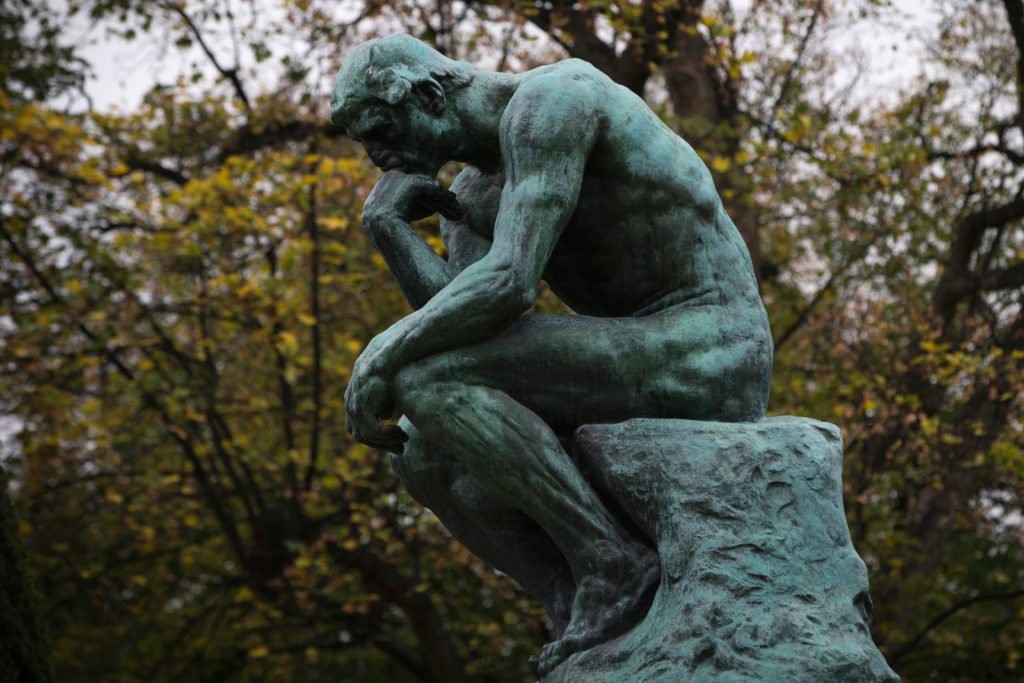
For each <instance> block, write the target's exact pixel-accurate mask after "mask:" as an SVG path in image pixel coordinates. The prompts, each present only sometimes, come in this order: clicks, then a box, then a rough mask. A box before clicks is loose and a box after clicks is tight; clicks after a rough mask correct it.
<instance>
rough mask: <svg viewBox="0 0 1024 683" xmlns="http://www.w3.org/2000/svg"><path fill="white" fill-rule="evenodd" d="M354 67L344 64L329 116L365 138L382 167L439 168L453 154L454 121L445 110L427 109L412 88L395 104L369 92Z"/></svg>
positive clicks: (361, 139)
mask: <svg viewBox="0 0 1024 683" xmlns="http://www.w3.org/2000/svg"><path fill="white" fill-rule="evenodd" d="M354 71H357V70H356V69H345V68H342V70H341V71H340V72H339V73H338V77H337V78H336V79H335V82H334V91H333V93H332V96H331V121H333V122H334V123H336V124H339V125H341V126H343V127H344V128H345V132H346V134H347V135H348V136H349V137H351V138H352V139H354V140H356V141H357V142H359V143H361V144H362V145H363V147H364V148H365V149H366V153H367V154H368V155H369V156H370V159H371V160H373V163H374V164H375V165H376V166H377V167H378V168H380V169H381V170H384V171H390V170H395V169H397V170H403V171H406V172H408V173H423V174H428V175H434V174H436V173H437V170H438V169H439V168H440V167H441V166H442V165H444V163H445V162H447V161H448V160H449V159H450V156H449V155H448V152H447V149H446V148H447V145H446V144H445V143H446V138H448V137H449V135H448V133H449V130H450V127H451V126H450V123H451V122H450V121H448V120H447V119H448V117H447V116H446V115H445V112H444V111H441V112H431V111H428V110H427V108H426V107H425V106H424V104H423V102H422V101H421V100H420V99H419V98H417V97H415V96H409V94H408V93H406V96H404V97H402V98H400V101H398V102H397V103H395V104H391V103H389V102H387V101H386V100H385V99H384V98H382V97H379V96H375V95H374V94H371V93H370V92H369V91H368V89H367V87H366V85H365V83H364V82H363V80H364V79H363V78H362V77H361V74H358V73H353V72H354ZM353 76H354V77H353Z"/></svg>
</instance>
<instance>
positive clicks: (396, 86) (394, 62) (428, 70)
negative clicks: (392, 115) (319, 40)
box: [363, 34, 473, 105]
mask: <svg viewBox="0 0 1024 683" xmlns="http://www.w3.org/2000/svg"><path fill="white" fill-rule="evenodd" d="M368 48H369V51H368V54H367V64H366V70H365V72H364V74H363V77H364V82H365V84H366V89H367V90H368V91H369V92H370V94H372V95H373V96H375V97H378V98H380V99H382V100H384V101H385V102H387V103H388V104H391V105H395V104H398V103H400V102H402V101H404V100H405V98H406V97H408V95H409V93H410V92H412V90H413V89H414V88H415V86H416V85H417V84H418V83H420V82H422V81H424V80H426V79H427V78H432V79H433V80H435V81H437V82H438V84H439V85H440V86H441V88H442V89H443V90H444V91H445V92H451V91H452V90H455V89H458V88H464V87H466V86H467V85H469V84H470V82H471V81H472V80H473V67H471V66H470V65H469V64H465V63H461V62H457V61H455V60H454V59H449V58H448V57H445V56H444V55H442V54H441V53H440V52H438V51H437V50H434V49H433V48H431V47H430V46H429V45H427V44H425V43H423V42H421V41H419V40H416V39H415V38H413V37H412V36H407V35H403V34H399V35H394V36H388V37H387V38H381V39H378V40H376V41H373V42H372V44H370V45H369V46H368Z"/></svg>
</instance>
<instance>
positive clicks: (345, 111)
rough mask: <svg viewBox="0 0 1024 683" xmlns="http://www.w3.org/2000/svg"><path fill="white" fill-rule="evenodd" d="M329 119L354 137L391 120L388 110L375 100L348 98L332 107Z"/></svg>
mask: <svg viewBox="0 0 1024 683" xmlns="http://www.w3.org/2000/svg"><path fill="white" fill-rule="evenodd" d="M331 111H332V114H331V119H332V120H333V121H334V122H335V123H339V124H341V125H342V126H344V128H345V131H346V132H347V133H348V134H349V135H356V136H358V135H359V134H361V133H363V132H364V131H367V130H370V129H371V128H374V127H375V126H378V125H380V124H382V123H387V122H390V121H391V120H392V114H391V111H390V109H389V108H388V107H387V105H385V104H384V103H383V102H380V101H379V100H377V99H375V98H369V97H367V98H362V97H360V98H354V97H349V98H345V100H343V101H341V102H340V103H339V106H338V107H337V108H334V107H333V106H332V108H331Z"/></svg>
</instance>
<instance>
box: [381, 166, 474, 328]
mask: <svg viewBox="0 0 1024 683" xmlns="http://www.w3.org/2000/svg"><path fill="white" fill-rule="evenodd" d="M446 205H447V206H446ZM435 211H441V212H443V213H447V214H448V215H450V216H452V217H453V218H454V216H455V215H457V214H458V213H459V212H460V211H461V207H459V205H458V203H457V202H456V200H455V198H454V195H452V194H451V193H449V192H448V191H447V190H445V189H444V188H443V187H441V185H440V184H439V183H437V181H436V180H433V179H430V178H424V177H422V176H414V175H407V174H405V173H402V172H400V171H388V172H387V173H385V174H384V175H383V176H381V177H380V180H378V181H377V184H376V185H375V186H374V188H373V192H371V193H370V196H369V197H367V199H366V203H365V204H364V205H363V229H364V230H365V231H366V234H367V236H368V237H369V238H370V242H371V243H372V244H373V246H374V247H375V248H376V249H377V251H379V252H380V254H381V256H383V257H384V261H385V262H386V263H387V264H388V269H389V270H390V271H391V273H392V274H393V275H394V276H395V280H397V281H398V286H399V287H401V289H402V293H403V294H405V298H406V299H408V300H409V304H410V305H412V307H413V308H420V307H422V306H423V305H424V304H425V303H427V301H429V300H430V299H431V297H433V296H434V295H435V294H437V292H439V291H441V289H443V288H444V287H445V286H447V285H448V283H449V282H451V280H452V278H453V277H454V276H455V271H454V270H453V269H452V267H451V266H450V265H449V264H448V262H447V261H445V260H444V259H443V258H441V257H440V256H438V255H437V253H436V252H435V251H434V250H433V248H432V247H431V246H430V245H429V244H427V242H426V240H424V239H423V238H422V237H421V236H420V235H419V234H417V233H416V231H415V230H413V229H412V226H411V225H410V222H411V221H413V220H416V219H417V218H422V217H425V215H429V214H430V213H433V212H435Z"/></svg>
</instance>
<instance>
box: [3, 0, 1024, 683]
mask: <svg viewBox="0 0 1024 683" xmlns="http://www.w3.org/2000/svg"><path fill="white" fill-rule="evenodd" d="M898 4H899V3H896V5H898ZM924 9H926V10H927V13H926V17H927V21H924V22H921V21H919V22H918V23H919V25H920V26H919V31H918V33H919V34H920V36H919V37H920V41H921V43H922V45H923V49H922V50H921V51H920V54H919V56H918V57H917V59H919V60H920V64H918V65H916V66H914V68H913V69H912V70H911V72H912V73H913V74H915V75H916V78H915V79H913V81H912V82H911V83H909V84H907V85H905V86H903V87H899V88H893V89H891V90H887V91H884V92H879V91H877V90H873V89H872V88H871V87H870V86H871V83H873V82H875V81H873V80H872V79H873V76H874V74H872V73H871V72H870V68H869V67H870V64H871V62H870V60H865V61H861V60H859V59H858V55H861V56H863V55H864V52H865V50H868V51H869V50H871V49H873V48H872V46H871V45H867V46H864V45H860V46H858V45H857V44H856V42H857V41H858V40H863V39H864V36H866V35H867V36H871V35H872V34H875V35H876V37H877V36H884V35H886V34H887V33H888V34H891V35H897V36H899V35H904V34H905V32H906V31H907V22H908V21H909V19H910V18H911V15H908V14H906V13H905V12H903V11H902V10H901V9H900V8H899V7H898V6H894V5H893V4H890V3H889V2H885V1H883V0H846V1H843V0H820V1H818V0H803V1H801V2H776V1H774V0H753V1H752V2H739V1H735V2H730V1H729V0H719V1H715V2H712V1H710V0H709V1H707V2H701V1H699V0H654V1H646V0H644V1H640V0H636V1H633V2H624V3H620V2H605V1H603V0H602V1H595V2H577V3H563V2H559V1H558V0H553V1H551V2H532V1H531V2H520V1H517V0H498V1H496V2H461V1H460V2H451V1H448V0H442V1H440V2H435V1H431V2H419V1H417V0H410V1H404V0H403V1H399V2H395V1H384V0H369V1H368V2H362V1H357V2H347V3H338V2H333V1H331V2H328V1H327V0H267V1H265V2H244V1H242V0H235V1H233V2H229V1H227V0H190V1H189V2H171V1H168V2H149V1H147V2H143V1H139V0H81V1H77V2H75V1H71V2H67V3H62V4H61V3H49V4H44V3H40V2H31V1H29V0H11V1H9V2H7V3H6V4H5V5H4V7H3V8H0V19H2V21H0V263H2V264H3V267H2V269H0V367H2V372H0V411H2V412H0V447H2V451H0V458H2V461H0V462H2V465H3V468H4V470H5V471H6V473H7V476H8V477H9V478H10V480H11V484H10V487H9V488H10V491H9V492H10V495H11V498H12V500H13V503H14V506H15V509H16V510H17V513H18V518H19V519H20V534H21V539H22V542H23V544H24V545H25V548H26V551H27V556H28V564H29V567H30V569H31V571H32V575H33V577H34V582H35V585H36V589H37V593H38V600H37V601H38V603H39V609H40V616H41V621H42V623H43V624H44V626H45V628H46V630H47V634H48V639H49V644H50V648H51V650H52V656H53V660H54V669H55V672H56V680H59V681H64V682H83V683H84V682H86V681H90V682H91V681H111V682H116V681H125V682H127V681H138V680H150V681H154V683H156V682H160V683H163V682H165V681H166V682H170V681H177V680H189V681H210V682H211V683H213V682H218V683H219V682H222V681H239V682H243V681H296V682H300V681H301V682H303V683H305V682H310V683H313V682H316V681H321V680H323V681H337V680H339V679H340V680H365V681H378V680H380V681H384V680H389V681H390V680H394V681H402V680H409V681H414V680H426V681H445V682H447V681H460V680H493V681H521V680H529V676H528V672H527V670H526V659H527V657H528V655H529V654H531V653H534V652H536V651H538V650H539V647H540V646H541V644H542V643H543V642H544V641H545V640H546V639H547V638H548V635H549V634H548V632H547V629H548V626H547V623H546V621H545V619H544V617H543V615H542V614H541V613H540V611H539V610H538V609H537V608H536V607H535V606H533V605H532V604H531V603H530V601H529V600H528V599H527V598H526V597H525V596H524V595H523V594H522V593H521V592H520V591H518V590H517V589H516V588H515V586H513V585H512V584H511V583H510V582H509V581H508V580H507V579H505V578H504V577H501V576H499V575H497V574H496V573H494V572H493V571H491V570H490V569H488V568H487V567H485V566H483V565H482V564H481V563H479V562H478V561H477V560H475V559H474V558H473V557H472V556H471V555H469V554H468V552H467V551H465V550H464V549H463V548H462V547H461V546H460V545H459V544H457V543H456V542H454V541H453V540H452V539H451V538H450V537H449V536H448V535H447V533H446V532H445V531H444V529H443V528H442V527H441V526H440V525H439V524H438V522H437V521H436V519H435V518H434V517H433V516H432V515H431V514H430V513H429V512H426V511H424V510H423V509H422V508H420V507H419V506H418V505H416V504H415V503H414V502H413V501H411V500H410V499H409V498H408V497H407V496H406V495H405V493H404V492H403V491H402V490H401V489H400V487H399V486H398V485H397V482H396V480H395V479H394V477H393V476H391V474H390V472H389V471H388V467H387V463H386V460H385V458H384V457H383V454H382V453H380V452H377V451H373V450H369V449H366V448H364V447H362V446H359V445H356V444H354V443H352V441H351V440H350V439H349V438H348V436H347V435H346V434H345V432H344V428H343V411H342V403H341V400H342V393H343V390H344V387H345V384H346V381H347V373H348V371H349V369H350V368H351V365H352V362H353V361H354V360H355V358H356V356H357V355H358V353H359V351H360V350H361V349H362V347H363V345H364V344H365V343H366V342H367V341H368V340H369V339H370V338H371V337H372V336H373V334H374V333H376V332H377V331H379V330H381V329H383V328H384V327H385V326H386V325H387V324H389V323H390V322H391V321H393V320H395V319H397V318H399V317H401V316H402V315H404V314H405V312H406V310H407V309H406V307H405V304H404V302H403V300H402V298H401V296H400V293H399V292H398V291H397V288H396V287H395V286H394V285H393V284H392V282H391V280H390V277H389V276H388V275H387V273H386V270H385V268H384V265H383V262H382V260H381V259H380V258H379V257H378V256H376V255H375V254H374V253H373V252H372V250H371V249H370V247H369V245H368V243H367V241H366V240H365V238H364V236H363V234H362V231H361V228H360V226H359V213H360V206H361V204H362V201H363V199H364V198H365V196H366V193H367V192H368V190H369V188H370V187H372V184H373V181H374V179H375V177H376V174H377V172H376V171H375V170H374V169H373V168H372V167H371V166H370V165H369V164H368V162H367V161H366V159H365V158H364V155H363V154H362V153H361V151H360V150H359V149H357V148H356V147H355V146H353V144H352V143H351V142H349V141H348V140H347V139H345V138H343V137H340V136H339V134H338V133H339V132H338V131H337V130H335V129H334V128H332V126H331V125H330V124H329V123H328V122H327V121H326V118H325V114H326V109H327V107H326V97H327V95H328V91H329V87H330V79H331V77H332V76H333V73H334V71H335V70H336V69H337V66H338V65H339V64H340V62H341V60H342V58H343V55H344V53H345V52H346V50H347V49H348V48H349V47H351V46H352V45H353V44H355V43H357V42H359V41H361V40H363V39H365V38H368V37H371V36H373V35H378V34H381V33H390V32H394V31H407V32H409V33H412V34H413V35H416V36H418V37H420V38H422V39H424V40H426V41H428V42H430V43H432V44H433V45H435V46H436V47H437V48H438V49H440V50H442V51H444V52H446V53H447V54H449V55H451V56H453V57H456V58H460V59H466V60H469V61H473V62H475V63H478V64H481V65H483V66H487V67H489V68H499V69H505V70H522V69H527V68H530V67H532V66H535V65H537V64H541V63H548V62H550V61H553V60H555V59H559V58H563V57H566V56H573V57H580V58H583V59H587V60H589V61H591V62H593V63H594V64H595V65H596V66H598V67H599V68H601V69H602V70H604V71H605V72H606V73H608V74H609V76H611V77H612V78H614V79H615V80H617V81H618V82H620V83H622V84H623V85H625V86H626V87H629V88H631V89H632V90H634V91H636V92H638V93H641V94H644V95H645V96H646V97H647V99H648V101H649V102H650V103H651V104H652V106H654V107H655V108H656V110H658V111H659V112H660V113H661V114H662V115H663V117H664V118H665V120H666V121H667V122H668V123H669V125H671V126H673V127H674V128H675V129H676V130H678V131H679V132H680V133H681V134H682V135H683V136H684V137H686V139H688V140H689V141H690V142H691V144H693V145H694V146H695V147H696V148H697V149H698V151H699V152H700V153H701V154H702V156H703V157H704V158H705V160H706V161H707V163H708V165H709V167H710V168H711V169H712V171H713V173H714V174H715V177H716V182H717V184H718V187H719V190H720V192H721V193H722V195H723V198H724V199H725V201H726V204H727V206H728V208H729V210H730V213H731V214H732V215H733V217H734V220H735V221H736V223H737V225H738V226H739V228H740V230H741V232H742V233H743V235H744V238H745V239H746V241H747V243H748V245H749V246H750V247H751V251H752V254H753V256H754V261H755V263H756V264H757V269H758V273H759V276H760V278H761V283H762V291H763V295H764V298H765V302H766V305H767V307H768V310H769V313H770V315H771V317H772V324H773V329H774V331H775V335H776V357H775V365H776V369H775V375H774V393H773V402H772V406H771V412H772V413H774V414H782V413H790V414H801V415H808V416H811V417H817V418H821V419H825V420H829V421H832V422H836V423H838V424H839V425H840V426H841V427H842V428H843V430H844V435H845V438H846V444H847V452H846V475H845V486H846V509H847V514H848V518H849V522H850V528H851V532H852V534H853V539H854V543H855V545H856V547H857V549H858V550H859V551H860V553H861V554H862V555H863V556H864V559H865V561H866V562H867V563H868V567H869V570H870V572H871V586H872V594H873V596H874V601H875V623H874V631H875V638H876V640H877V641H878V642H879V644H880V645H881V647H882V648H883V651H884V652H885V653H886V655H887V656H888V658H889V660H890V662H891V663H892V664H893V666H894V668H895V669H896V670H897V671H899V672H900V673H901V674H902V675H903V676H904V677H905V678H906V680H910V681H917V680H941V681H959V680H962V681H968V680H970V681H1001V680H1017V679H1019V677H1020V675H1021V674H1020V667H1022V666H1024V663H1022V662H1020V658H1021V657H1022V643H1024V518H1022V511H1024V498H1022V493H1024V484H1022V480H1021V477H1022V475H1024V450H1022V449H1024V434H1022V431H1024V423H1022V420H1021V412H1020V409H1021V400H1022V394H1024V392H1022V384H1024V312H1022V303H1024V301H1022V299H1024V230H1022V226H1024V2H1022V0H986V1H981V2H976V3H970V4H964V3H958V2H952V1H942V0H937V1H935V2H931V3H928V4H927V6H926V7H925V8H924ZM69 22H70V23H69ZM74 22H79V23H78V24H75V23H74ZM83 23H84V24H85V25H95V26H98V27H100V29H101V30H104V31H109V32H112V33H116V34H117V35H118V36H119V37H120V38H119V39H121V40H127V41H131V42H130V44H132V45H137V46H138V47H139V50H144V49H145V50H156V51H164V52H165V53H166V55H167V57H166V58H167V59H171V58H172V56H174V55H177V57H174V58H175V59H178V60H179V61H180V62H181V64H182V69H181V71H180V76H179V77H178V78H177V79H172V80H168V81H166V82H159V83H158V84H157V85H156V86H155V87H154V88H152V89H151V90H150V91H149V92H148V93H147V94H146V96H145V98H144V99H143V101H142V102H141V103H140V104H138V106H135V107H132V108H130V109H128V110H111V109H109V108H96V107H92V106H91V104H90V101H89V98H88V94H89V90H88V89H87V88H86V87H85V86H84V84H85V83H86V76H87V75H88V74H89V64H88V63H87V62H86V61H83V59H82V58H81V54H82V52H81V50H80V49H78V47H77V46H76V45H74V40H73V38H74V33H75V32H74V31H72V30H70V29H69V28H68V26H71V25H82V24H83ZM865 27H867V28H865ZM851 36H858V38H855V39H851ZM879 44H881V43H879ZM858 47H859V48H861V49H859V50H858ZM869 56H870V55H869ZM865 84H867V85H865ZM451 171H452V169H448V171H447V172H448V173H450V172H451ZM422 227H423V229H424V230H425V231H426V233H425V234H431V230H432V228H434V227H436V226H435V224H434V223H433V222H432V221H426V222H424V224H423V226H422ZM434 243H435V244H436V245H437V246H438V248H440V247H441V245H440V244H439V243H438V242H436V240H435V242H434ZM556 305H557V304H555V303H554V302H552V301H551V300H550V299H545V300H544V301H542V302H541V304H540V308H541V310H550V309H552V308H553V307H554V306H556ZM5 514H6V513H5ZM8 517H9V516H8Z"/></svg>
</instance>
